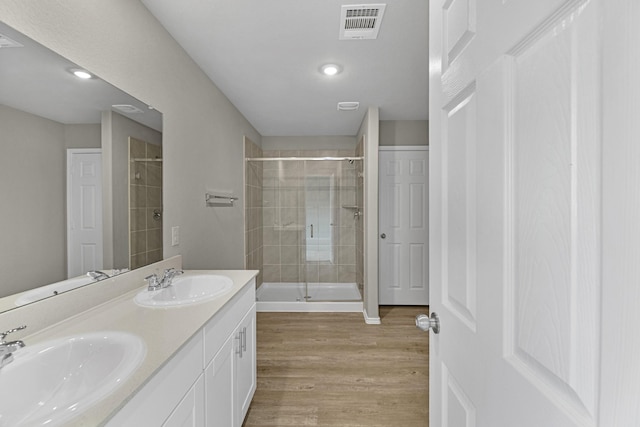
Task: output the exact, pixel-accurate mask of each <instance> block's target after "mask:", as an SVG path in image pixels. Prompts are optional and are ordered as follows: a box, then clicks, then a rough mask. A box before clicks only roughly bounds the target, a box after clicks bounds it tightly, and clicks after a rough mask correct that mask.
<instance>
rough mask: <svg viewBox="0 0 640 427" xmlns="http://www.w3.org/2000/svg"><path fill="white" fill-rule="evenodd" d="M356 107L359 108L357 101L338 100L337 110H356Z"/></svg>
mask: <svg viewBox="0 0 640 427" xmlns="http://www.w3.org/2000/svg"><path fill="white" fill-rule="evenodd" d="M358 108H360V103H359V102H352V101H345V102H338V111H356V110H357V109H358Z"/></svg>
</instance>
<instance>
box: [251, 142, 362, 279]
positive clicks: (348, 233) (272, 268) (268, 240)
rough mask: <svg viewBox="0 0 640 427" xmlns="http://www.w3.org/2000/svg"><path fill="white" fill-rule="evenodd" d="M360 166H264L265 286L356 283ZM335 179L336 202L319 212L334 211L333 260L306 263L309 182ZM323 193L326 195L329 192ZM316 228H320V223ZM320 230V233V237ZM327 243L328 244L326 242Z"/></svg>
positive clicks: (277, 153) (319, 154)
mask: <svg viewBox="0 0 640 427" xmlns="http://www.w3.org/2000/svg"><path fill="white" fill-rule="evenodd" d="M263 155H264V157H330V156H331V157H332V156H336V157H344V156H353V155H354V152H353V150H313V151H311V150H306V151H291V150H286V151H264V153H263ZM358 163H361V162H355V163H354V164H350V163H349V162H347V161H306V162H305V161H273V162H263V170H262V173H263V175H262V177H263V181H262V184H263V185H262V206H263V211H262V217H263V222H262V230H263V240H262V242H263V273H264V275H263V280H264V281H265V282H293V283H295V282H304V281H306V282H309V283H318V282H320V283H336V282H338V283H354V282H356V226H357V223H358V219H357V217H355V216H354V212H355V210H354V209H353V208H343V206H355V205H356V183H357V179H356V175H357V169H356V168H357V166H358ZM309 176H320V177H322V176H333V177H334V178H333V180H334V192H333V194H332V197H333V199H332V200H331V202H330V205H331V209H330V206H329V204H327V205H326V206H321V207H320V208H319V209H320V210H321V211H324V212H325V214H326V210H331V212H330V218H331V220H330V221H331V242H332V243H331V247H325V248H323V247H320V246H322V243H321V244H319V249H320V251H324V253H331V254H332V255H331V257H330V258H331V259H330V260H322V261H315V260H308V259H307V248H306V245H307V243H310V244H311V243H314V242H315V241H314V242H311V239H309V242H307V236H308V235H309V234H308V232H309V228H308V224H307V219H306V215H307V210H306V208H305V203H306V202H305V200H307V197H309V194H308V193H309V189H305V180H306V178H305V177H309ZM327 189H328V188H324V189H323V190H327ZM316 226H317V224H316ZM317 232H318V230H317V229H316V233H317ZM325 243H326V241H325Z"/></svg>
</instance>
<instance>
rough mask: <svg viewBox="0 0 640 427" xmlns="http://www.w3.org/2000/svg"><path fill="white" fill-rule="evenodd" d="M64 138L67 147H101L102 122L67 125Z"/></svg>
mask: <svg viewBox="0 0 640 427" xmlns="http://www.w3.org/2000/svg"><path fill="white" fill-rule="evenodd" d="M64 139H65V146H66V147H67V148H100V147H101V142H100V124H99V123H96V124H79V125H65V127H64Z"/></svg>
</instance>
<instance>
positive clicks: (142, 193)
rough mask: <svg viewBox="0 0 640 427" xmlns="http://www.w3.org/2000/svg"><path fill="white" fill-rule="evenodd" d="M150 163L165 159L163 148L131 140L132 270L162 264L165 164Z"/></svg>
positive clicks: (130, 211) (130, 245)
mask: <svg viewBox="0 0 640 427" xmlns="http://www.w3.org/2000/svg"><path fill="white" fill-rule="evenodd" d="M134 159H138V160H134ZM143 159H144V160H143ZM149 159H154V160H155V159H162V147H161V146H159V145H155V144H149V143H147V142H145V141H141V140H139V139H135V138H129V259H130V263H129V268H131V269H134V268H138V267H142V266H145V265H148V264H151V263H154V262H156V261H161V260H162V161H161V160H160V161H152V160H149Z"/></svg>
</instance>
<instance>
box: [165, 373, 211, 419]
mask: <svg viewBox="0 0 640 427" xmlns="http://www.w3.org/2000/svg"><path fill="white" fill-rule="evenodd" d="M204 425H205V424H204V380H203V378H202V375H200V376H199V377H198V380H197V381H196V383H195V384H194V385H193V386H192V387H191V389H190V390H189V391H188V392H187V394H186V395H185V397H184V399H182V401H181V402H180V403H179V404H178V406H176V408H175V409H174V410H173V412H172V413H171V415H169V418H167V420H166V421H165V422H164V423H163V424H162V427H204Z"/></svg>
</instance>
